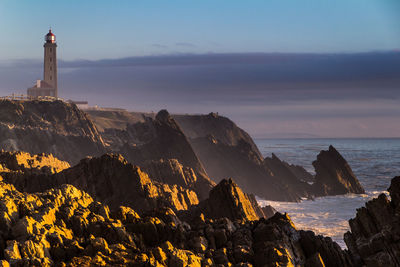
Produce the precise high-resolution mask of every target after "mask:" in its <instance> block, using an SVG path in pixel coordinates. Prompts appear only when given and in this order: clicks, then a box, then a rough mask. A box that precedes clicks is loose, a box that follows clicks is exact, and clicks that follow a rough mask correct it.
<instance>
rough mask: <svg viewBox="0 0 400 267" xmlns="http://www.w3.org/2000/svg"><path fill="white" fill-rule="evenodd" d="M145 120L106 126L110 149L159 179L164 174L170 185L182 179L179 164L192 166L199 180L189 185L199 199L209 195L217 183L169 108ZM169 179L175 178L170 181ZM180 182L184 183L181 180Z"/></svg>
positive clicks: (105, 133) (186, 168)
mask: <svg viewBox="0 0 400 267" xmlns="http://www.w3.org/2000/svg"><path fill="white" fill-rule="evenodd" d="M143 120H144V121H139V122H137V123H133V124H129V123H128V124H127V126H126V128H125V129H124V130H120V129H115V128H112V129H108V128H107V129H105V130H104V132H102V135H103V137H104V139H105V140H106V142H107V143H108V144H109V145H110V149H112V150H113V151H115V152H118V153H120V154H122V155H123V156H124V157H125V158H126V159H127V160H128V161H129V162H132V163H134V164H135V165H139V166H144V168H147V169H148V170H149V171H151V172H152V174H154V175H155V177H156V178H159V177H160V176H163V181H164V182H165V183H167V184H174V182H176V181H177V180H179V179H181V178H179V177H177V176H176V171H177V169H179V168H180V166H182V168H183V169H184V170H190V169H191V170H193V171H194V175H195V176H196V182H195V184H194V186H189V187H187V188H188V189H193V190H195V191H196V193H197V194H198V196H199V197H200V199H203V198H204V197H206V196H207V195H208V192H209V189H210V188H211V186H212V185H213V184H214V182H213V181H211V180H210V178H209V177H208V175H207V173H206V171H205V170H204V167H203V165H202V163H201V162H200V160H199V159H198V157H197V155H196V154H195V152H194V151H193V149H192V146H191V145H190V144H189V142H188V140H187V138H186V136H185V135H184V134H183V132H182V130H181V128H180V127H179V125H178V124H177V123H176V121H175V120H174V119H173V118H172V117H171V116H170V115H169V113H168V112H167V111H166V110H162V111H160V112H159V113H158V114H157V115H156V116H155V118H150V117H144V119H143ZM176 161H177V162H176ZM169 163H172V164H173V165H175V166H172V165H171V164H169ZM175 163H176V164H175ZM155 165H158V167H160V168H162V170H163V172H162V173H161V169H160V170H155V169H154V167H155ZM168 165H170V166H168ZM178 165H180V166H178ZM170 171H172V173H170ZM178 176H179V175H178ZM189 176H190V175H189ZM185 177H186V175H185ZM168 178H172V179H173V180H172V181H168ZM178 184H179V185H182V186H183V185H184V183H181V182H179V183H178Z"/></svg>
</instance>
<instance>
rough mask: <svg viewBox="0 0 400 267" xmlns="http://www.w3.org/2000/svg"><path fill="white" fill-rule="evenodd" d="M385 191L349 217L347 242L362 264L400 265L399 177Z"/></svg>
mask: <svg viewBox="0 0 400 267" xmlns="http://www.w3.org/2000/svg"><path fill="white" fill-rule="evenodd" d="M388 191H389V193H390V197H391V200H389V199H388V197H387V196H386V195H385V194H381V195H379V196H378V197H377V198H374V199H373V200H370V201H368V202H367V203H366V204H365V207H362V208H360V209H357V214H356V217H355V218H353V219H350V220H349V224H350V232H347V233H346V234H345V235H344V241H345V242H346V245H347V247H348V248H349V251H350V253H351V255H352V257H353V259H354V261H355V263H356V264H357V265H359V266H382V267H383V266H399V265H400V224H399V222H400V213H399V210H400V209H399V206H400V205H399V204H400V199H399V195H400V176H397V177H395V178H393V179H392V181H391V185H390V187H389V189H388Z"/></svg>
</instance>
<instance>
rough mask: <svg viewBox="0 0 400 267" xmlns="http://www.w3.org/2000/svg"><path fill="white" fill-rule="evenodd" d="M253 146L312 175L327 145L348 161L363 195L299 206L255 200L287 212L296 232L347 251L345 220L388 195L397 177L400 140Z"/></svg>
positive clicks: (292, 141)
mask: <svg viewBox="0 0 400 267" xmlns="http://www.w3.org/2000/svg"><path fill="white" fill-rule="evenodd" d="M255 143H256V144H257V146H258V148H259V149H260V151H261V153H262V154H263V156H264V157H267V156H268V157H270V156H271V153H274V154H275V155H277V156H278V157H279V158H280V159H281V160H284V161H286V162H288V163H291V164H296V165H301V166H303V167H304V168H305V169H306V170H307V171H309V172H311V173H313V174H315V171H314V168H313V166H312V162H313V161H314V160H316V158H317V155H318V153H319V152H320V151H321V150H327V149H328V147H329V145H333V146H334V147H335V148H336V149H337V150H338V151H339V153H340V154H341V155H342V156H343V157H344V158H345V159H346V160H347V162H348V163H349V165H350V167H351V168H352V170H353V172H354V174H355V175H356V177H357V178H358V180H359V181H360V182H361V184H362V186H363V187H364V189H365V191H366V193H365V194H362V195H358V194H347V195H340V196H328V197H320V198H316V199H314V200H303V201H301V202H300V203H293V202H277V201H268V200H263V199H260V198H258V201H259V204H260V205H261V206H265V205H267V204H269V205H271V206H273V207H274V208H275V209H276V210H277V211H279V212H282V213H283V212H287V213H288V214H289V216H290V217H291V219H292V221H293V222H294V224H295V225H296V228H297V229H304V230H312V231H314V232H315V233H317V234H321V235H324V236H329V237H331V238H332V239H333V240H334V241H336V242H337V243H338V244H339V245H340V246H341V247H342V248H346V245H345V243H344V241H343V234H344V233H345V232H347V231H348V230H349V228H350V227H349V224H348V220H349V219H350V218H354V217H355V215H356V210H357V208H360V207H363V206H364V205H365V202H367V201H368V200H370V199H372V198H374V197H377V196H378V195H379V194H381V193H384V194H388V192H387V189H388V187H389V185H390V180H391V179H392V178H393V177H395V176H399V175H400V139H379V138H368V139H256V140H255Z"/></svg>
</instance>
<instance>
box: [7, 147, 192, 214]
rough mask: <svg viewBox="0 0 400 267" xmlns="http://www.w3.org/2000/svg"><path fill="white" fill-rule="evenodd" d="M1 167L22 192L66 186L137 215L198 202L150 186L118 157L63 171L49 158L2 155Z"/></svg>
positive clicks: (178, 190)
mask: <svg viewBox="0 0 400 267" xmlns="http://www.w3.org/2000/svg"><path fill="white" fill-rule="evenodd" d="M17 158H18V160H20V158H24V160H25V161H28V162H30V165H26V164H25V165H26V167H25V165H24V164H23V163H24V162H25V161H24V160H20V161H19V163H18V161H17ZM39 159H40V160H41V161H39ZM0 163H1V164H2V165H0V166H3V168H2V169H1V170H0V175H2V176H3V178H4V180H5V181H6V182H7V183H12V184H13V185H14V186H16V188H18V189H19V190H22V191H25V192H41V191H44V190H47V189H50V188H52V187H55V186H60V185H62V184H65V183H69V184H73V185H75V186H76V187H78V188H80V189H82V190H85V191H87V192H89V193H90V194H92V195H94V196H95V197H96V199H97V200H100V201H102V202H104V203H106V204H108V205H110V206H112V207H113V208H116V207H118V206H119V205H127V206H131V207H133V208H134V209H136V210H137V211H139V212H143V211H147V210H151V209H154V208H156V207H163V206H167V207H171V208H173V209H174V210H175V211H177V210H186V209H188V208H189V207H190V206H192V205H196V204H198V202H199V200H198V198H197V195H196V193H195V192H194V191H192V190H189V189H185V188H182V187H181V186H177V185H167V184H163V183H159V182H153V181H152V180H151V179H150V178H149V177H148V175H147V174H146V173H145V172H142V171H141V169H140V168H139V167H137V166H133V165H132V164H130V163H128V162H127V161H126V160H125V159H124V158H123V157H122V156H121V155H114V154H105V155H103V156H102V157H99V158H86V159H83V160H82V161H81V162H80V163H79V164H77V165H75V166H73V167H70V168H67V169H65V168H66V167H67V166H69V165H68V163H66V162H63V161H59V160H58V159H56V158H54V157H52V156H51V155H30V154H29V153H22V152H1V153H0ZM7 167H10V168H12V169H11V170H9V169H8V168H7ZM39 167H41V168H40V169H39ZM61 170H63V171H61ZM5 219H7V218H5Z"/></svg>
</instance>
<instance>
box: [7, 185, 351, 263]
mask: <svg viewBox="0 0 400 267" xmlns="http://www.w3.org/2000/svg"><path fill="white" fill-rule="evenodd" d="M221 187H223V188H225V189H229V188H230V189H233V190H232V191H231V193H229V191H227V190H223V191H224V192H225V194H226V197H228V198H229V197H230V198H233V197H234V196H236V197H239V199H242V200H243V196H240V195H241V194H240V193H239V192H238V189H234V188H233V187H232V186H231V185H229V182H228V184H226V183H223V184H221ZM220 191H221V190H217V191H216V192H219V193H220ZM214 194H216V193H214ZM229 195H230V196H229ZM210 198H214V197H213V196H210ZM236 208H240V205H238V206H236ZM0 214H1V218H0V241H1V246H0V254H1V256H2V258H3V261H2V264H3V265H5V266H8V264H11V265H13V266H24V265H27V266H54V265H60V266H62V265H64V264H66V265H67V266H126V265H132V266H182V267H183V266H216V265H218V264H222V265H226V266H228V265H238V266H252V265H253V266H298V265H301V266H303V265H306V266H324V264H325V266H350V263H351V262H350V259H349V257H348V255H347V254H346V252H344V251H342V250H341V249H340V248H339V246H338V245H337V244H335V243H334V242H332V240H330V239H329V238H323V237H320V236H315V235H314V234H313V233H312V232H303V231H298V230H296V229H295V227H294V225H293V223H292V222H291V221H290V218H289V217H288V216H287V215H282V214H279V213H277V214H275V215H274V216H273V217H272V218H270V219H268V220H265V219H260V220H246V219H244V220H241V221H240V220H230V219H229V218H226V217H224V218H220V219H214V220H211V219H209V218H207V216H204V215H201V216H199V217H198V218H197V219H196V220H191V221H188V222H183V221H182V220H181V219H180V218H178V217H177V216H176V214H175V213H174V211H173V210H171V209H169V208H160V209H155V210H152V211H150V212H148V213H144V214H142V215H141V216H139V215H138V213H136V212H135V210H133V209H131V208H129V207H125V206H120V207H117V208H115V209H109V207H108V206H105V205H103V204H101V203H100V202H96V201H94V199H93V198H92V197H91V196H90V195H88V194H87V193H85V192H84V191H81V190H79V189H77V188H76V187H74V186H72V185H62V186H60V187H56V188H53V189H50V190H48V191H45V192H43V193H35V194H29V193H22V192H19V191H18V190H16V189H15V188H14V187H13V186H12V185H9V184H6V183H4V182H0ZM233 214H235V213H233ZM316 264H318V265H316Z"/></svg>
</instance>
